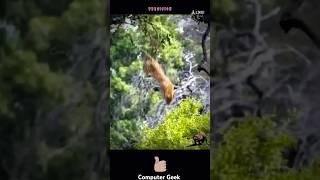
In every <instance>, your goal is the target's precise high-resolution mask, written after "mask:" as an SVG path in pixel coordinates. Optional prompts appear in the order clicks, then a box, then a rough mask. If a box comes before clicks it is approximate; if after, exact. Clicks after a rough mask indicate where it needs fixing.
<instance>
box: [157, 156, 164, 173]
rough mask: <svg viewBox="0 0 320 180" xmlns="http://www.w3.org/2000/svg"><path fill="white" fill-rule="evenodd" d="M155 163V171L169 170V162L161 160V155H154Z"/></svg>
mask: <svg viewBox="0 0 320 180" xmlns="http://www.w3.org/2000/svg"><path fill="white" fill-rule="evenodd" d="M154 160H155V163H154V171H155V172H165V171H166V170H167V167H166V166H167V163H166V161H163V160H162V161H159V157H158V156H155V157H154Z"/></svg>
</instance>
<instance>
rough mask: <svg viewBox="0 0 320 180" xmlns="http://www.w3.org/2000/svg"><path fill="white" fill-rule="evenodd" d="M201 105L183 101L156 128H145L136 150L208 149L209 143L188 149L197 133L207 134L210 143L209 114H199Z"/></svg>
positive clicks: (191, 101) (191, 100)
mask: <svg viewBox="0 0 320 180" xmlns="http://www.w3.org/2000/svg"><path fill="white" fill-rule="evenodd" d="M202 108H203V107H202V105H201V104H200V103H199V102H197V101H196V100H194V99H185V100H184V101H182V102H181V104H180V105H179V106H178V107H177V108H176V109H174V110H173V111H172V112H170V113H169V114H168V116H166V117H165V119H164V120H163V122H161V123H160V124H159V125H158V126H157V127H156V128H148V127H145V128H144V129H143V131H142V134H144V136H143V139H142V141H141V142H139V143H138V144H137V148H138V149H209V147H210V146H209V143H208V144H206V143H204V144H202V145H201V146H193V147H188V146H189V145H191V144H193V140H192V137H193V136H194V135H195V134H197V133H198V132H204V133H205V134H207V135H208V136H207V138H208V142H210V138H209V134H210V113H206V114H200V111H201V109H202Z"/></svg>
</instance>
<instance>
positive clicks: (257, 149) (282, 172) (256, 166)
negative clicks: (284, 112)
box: [212, 117, 320, 180]
mask: <svg viewBox="0 0 320 180" xmlns="http://www.w3.org/2000/svg"><path fill="white" fill-rule="evenodd" d="M295 144H296V142H295V140H294V139H293V138H292V137H290V136H289V135H288V134H286V133H285V132H283V131H281V130H280V129H278V128H277V126H276V124H275V123H274V121H273V120H272V118H268V117H265V118H245V119H243V121H241V122H239V123H238V124H237V126H234V127H231V128H230V129H229V130H227V132H226V133H225V135H224V140H223V142H220V143H218V144H217V146H216V149H215V150H214V151H213V152H214V153H213V154H212V157H213V160H212V177H213V179H220V180H232V179H247V180H251V179H252V180H254V179H262V180H286V179H288V180H295V179H297V180H298V179H299V180H300V179H304V180H305V179H310V180H311V179H319V177H320V171H319V170H320V167H319V165H318V164H316V163H315V164H314V165H313V166H312V167H311V168H309V169H305V170H303V171H301V172H299V171H297V170H294V169H290V168H288V167H287V164H286V163H287V160H286V159H285V158H284V156H283V154H282V153H283V152H284V150H285V149H286V148H289V147H291V146H294V145H295Z"/></svg>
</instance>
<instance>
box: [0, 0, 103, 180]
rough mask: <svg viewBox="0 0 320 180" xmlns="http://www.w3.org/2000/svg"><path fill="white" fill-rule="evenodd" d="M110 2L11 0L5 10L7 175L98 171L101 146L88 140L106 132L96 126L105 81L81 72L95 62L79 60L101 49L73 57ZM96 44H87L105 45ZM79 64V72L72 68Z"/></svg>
mask: <svg viewBox="0 0 320 180" xmlns="http://www.w3.org/2000/svg"><path fill="white" fill-rule="evenodd" d="M1 4H3V3H1ZM103 4H104V1H103V0H92V1H86V0H57V1H50V2H49V1H35V0H30V1H23V0H16V1H8V0H6V1H5V5H6V9H8V11H4V12H3V14H4V16H2V17H0V43H1V46H0V136H1V137H2V138H3V139H4V140H3V141H1V142H0V154H1V157H2V162H3V166H1V167H0V172H1V173H0V179H21V178H27V179H56V180H58V179H70V180H71V179H78V180H79V179H90V178H91V177H90V176H91V174H90V173H93V172H92V171H90V170H89V171H88V169H90V168H91V165H89V164H90V163H88V162H89V161H92V159H93V158H92V157H94V156H96V155H93V154H97V151H98V148H96V147H95V148H88V147H94V146H93V144H95V145H96V144H97V139H98V136H100V137H101V136H102V134H100V135H98V134H99V132H98V131H96V130H97V128H96V127H97V123H98V122H99V121H100V120H99V118H100V117H99V116H100V112H98V111H97V110H96V109H95V108H94V107H98V105H97V104H98V101H100V99H98V97H100V96H101V94H100V93H101V92H100V90H101V88H100V86H99V85H97V80H98V79H97V78H90V79H89V78H86V79H84V78H83V79H81V78H79V76H80V75H81V74H85V73H87V72H85V71H86V70H91V67H86V68H84V69H81V70H79V69H80V68H78V66H81V65H82V63H84V62H86V61H88V62H93V61H92V60H93V58H96V57H90V59H89V60H88V58H86V57H84V58H83V59H81V60H79V59H76V58H74V60H73V59H72V58H70V57H71V56H73V57H76V56H80V55H83V54H85V52H74V47H78V46H84V44H86V43H87V44H88V46H90V45H91V43H90V45H89V43H88V42H89V41H86V42H80V40H83V39H85V37H87V39H89V37H90V38H91V37H95V36H96V35H97V34H98V33H97V34H95V33H96V32H97V30H99V29H102V28H103V26H104V18H103V17H104V13H105V11H104V8H105V7H104V5H103ZM90 40H91V39H90ZM92 44H93V43H92ZM92 46H95V47H88V51H91V50H90V48H94V49H97V50H98V51H99V52H98V53H97V54H99V53H100V52H101V51H100V47H98V46H99V45H98V43H96V44H93V45H92ZM102 46H104V45H103V44H102ZM77 53H79V54H77ZM88 53H89V52H88ZM94 60H95V59H94ZM75 64H77V65H78V66H77V67H76V69H77V70H78V71H77V73H78V76H75V75H74V74H71V73H69V70H70V69H71V67H73V65H75ZM88 64H90V63H88ZM91 79H96V82H93V81H92V80H91ZM100 103H102V102H100ZM99 111H100V110H99ZM93 161H95V160H93ZM89 174H90V176H89ZM3 176H4V177H3ZM6 176H7V177H6ZM22 176H24V177H22ZM94 176H95V177H97V176H99V175H98V174H97V172H94Z"/></svg>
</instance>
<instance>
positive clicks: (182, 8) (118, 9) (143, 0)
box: [110, 0, 210, 14]
mask: <svg viewBox="0 0 320 180" xmlns="http://www.w3.org/2000/svg"><path fill="white" fill-rule="evenodd" d="M170 7H171V11H168V10H167V9H169V8H170ZM209 7H210V0H110V11H111V14H191V12H192V11H193V10H195V11H204V12H205V13H206V14H209ZM154 8H158V9H159V8H161V10H159V11H157V10H156V11H152V10H151V9H154Z"/></svg>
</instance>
